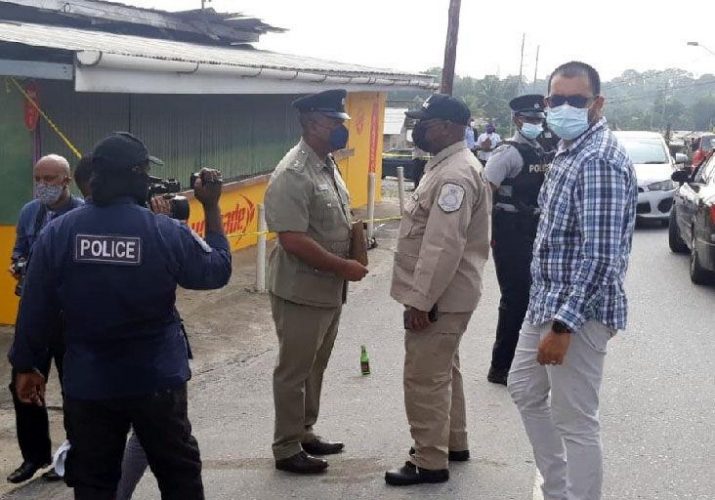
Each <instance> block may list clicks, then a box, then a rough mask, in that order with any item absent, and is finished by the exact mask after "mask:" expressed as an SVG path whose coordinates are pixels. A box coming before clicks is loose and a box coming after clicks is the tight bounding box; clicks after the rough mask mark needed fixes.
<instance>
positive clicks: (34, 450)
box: [7, 154, 83, 483]
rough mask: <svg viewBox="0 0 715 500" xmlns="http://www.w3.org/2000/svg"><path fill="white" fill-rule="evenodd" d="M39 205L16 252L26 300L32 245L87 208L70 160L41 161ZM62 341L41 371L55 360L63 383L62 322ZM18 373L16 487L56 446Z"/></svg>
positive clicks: (29, 209) (28, 211)
mask: <svg viewBox="0 0 715 500" xmlns="http://www.w3.org/2000/svg"><path fill="white" fill-rule="evenodd" d="M32 174H33V177H34V181H35V183H34V187H35V199H34V200H32V201H30V202H29V203H27V204H26V205H25V206H24V207H22V210H20V216H19V218H18V223H17V229H16V232H17V237H16V239H15V246H14V248H13V251H12V265H11V266H10V273H11V274H12V275H13V276H14V277H15V279H17V280H18V286H17V287H16V290H15V293H16V294H17V295H21V293H22V280H23V277H24V272H25V269H27V261H28V259H29V257H30V251H31V249H32V245H33V244H34V243H35V240H36V239H37V236H38V235H39V234H40V231H41V230H42V228H44V227H45V226H46V225H47V223H49V222H50V221H51V220H52V219H54V218H57V217H59V216H60V215H63V214H65V213H67V212H69V211H70V210H72V209H74V208H77V207H79V206H81V205H82V204H83V202H82V200H81V199H79V198H75V197H74V196H72V195H71V193H70V189H69V185H70V181H71V175H70V165H69V163H68V162H67V160H66V159H65V158H63V157H62V156H59V155H55V154H51V155H47V156H44V157H42V158H40V159H39V160H38V161H37V163H36V164H35V166H34V168H33V171H32ZM56 323H57V325H56V326H57V328H56V333H57V334H56V335H55V337H54V338H53V339H52V343H51V348H50V351H49V352H48V355H47V359H46V362H45V363H44V365H43V366H42V367H41V368H40V371H41V372H42V374H43V375H44V377H45V379H47V375H48V373H49V371H50V365H51V364H52V359H53V358H54V360H55V366H56V367H57V373H58V377H59V379H60V382H61V381H62V358H63V356H64V344H63V342H62V335H61V320H60V318H57V322H56ZM15 376H16V372H15V370H14V369H13V371H12V379H11V380H12V382H11V383H10V392H11V393H12V400H13V403H14V405H15V421H16V426H17V441H18V444H19V446H20V451H21V452H22V460H23V462H22V465H20V466H19V467H18V468H17V469H16V470H15V471H14V472H12V474H10V475H9V476H8V478H7V480H8V481H9V482H11V483H21V482H23V481H27V480H28V479H30V478H32V476H34V475H35V473H36V472H37V471H38V470H39V469H41V468H43V467H46V466H48V465H49V464H50V463H51V462H52V455H51V446H52V445H51V441H50V430H49V422H48V418H47V408H45V407H44V406H36V405H32V404H26V403H23V402H21V401H20V400H19V398H18V396H17V391H16V390H15V378H16V377H15ZM43 477H44V478H45V479H47V480H59V479H61V478H60V477H59V476H57V475H56V474H55V472H54V470H50V471H48V472H46V473H45V474H44V475H43Z"/></svg>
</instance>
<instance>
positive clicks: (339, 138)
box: [330, 125, 350, 151]
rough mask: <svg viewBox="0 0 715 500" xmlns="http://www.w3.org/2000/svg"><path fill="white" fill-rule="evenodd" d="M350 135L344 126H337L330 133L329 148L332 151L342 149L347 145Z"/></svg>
mask: <svg viewBox="0 0 715 500" xmlns="http://www.w3.org/2000/svg"><path fill="white" fill-rule="evenodd" d="M349 135H350V133H349V132H348V129H347V127H346V126H345V125H338V126H337V127H335V128H334V129H333V130H332V131H331V132H330V148H331V149H332V150H333V151H337V150H339V149H344V148H345V146H347V145H348V137H349Z"/></svg>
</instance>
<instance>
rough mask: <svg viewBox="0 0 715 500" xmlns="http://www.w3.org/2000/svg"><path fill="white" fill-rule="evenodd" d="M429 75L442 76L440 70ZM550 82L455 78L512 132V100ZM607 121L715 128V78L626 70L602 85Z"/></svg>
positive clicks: (463, 92)
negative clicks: (510, 128)
mask: <svg viewBox="0 0 715 500" xmlns="http://www.w3.org/2000/svg"><path fill="white" fill-rule="evenodd" d="M427 73H430V74H433V75H435V76H439V74H440V69H439V68H432V69H430V70H428V71H427ZM546 85H547V82H546V81H545V80H537V81H536V82H526V81H524V80H523V81H521V82H520V81H519V77H518V76H507V77H505V78H500V77H498V76H495V75H487V76H485V77H484V78H473V77H469V76H466V77H462V76H457V77H455V82H454V95H455V96H456V97H460V98H462V99H464V101H465V102H466V104H467V105H468V106H469V108H470V109H471V110H472V113H473V114H474V116H475V117H477V118H478V119H480V121H493V122H495V123H496V124H497V126H498V128H499V129H500V130H505V129H508V128H509V124H510V122H511V115H510V110H509V106H508V103H509V100H510V99H512V98H513V97H514V96H516V95H519V94H524V93H529V92H537V93H545V92H546ZM601 93H602V94H603V95H604V96H605V97H606V110H605V113H606V117H607V118H608V120H609V122H610V124H611V127H612V128H613V129H622V130H660V131H664V130H666V128H668V127H669V126H670V128H671V129H672V130H701V131H705V130H713V127H715V75H713V74H706V75H702V76H699V77H695V76H694V75H692V74H691V73H689V72H687V71H685V70H683V69H677V68H671V69H667V70H664V71H654V70H650V71H644V72H638V71H635V70H631V69H629V70H626V71H624V72H623V73H622V74H621V75H620V76H619V77H617V78H614V79H612V80H610V81H607V82H603V83H602V89H601ZM426 95H427V94H424V93H422V94H416V93H410V92H394V93H392V94H391V95H390V101H395V102H401V103H405V102H410V103H419V102H421V101H422V100H423V99H424V98H425V97H426Z"/></svg>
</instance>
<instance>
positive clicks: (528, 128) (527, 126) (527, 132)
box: [519, 122, 544, 141]
mask: <svg viewBox="0 0 715 500" xmlns="http://www.w3.org/2000/svg"><path fill="white" fill-rule="evenodd" d="M543 131H544V127H543V125H541V123H539V124H538V125H537V124H535V123H529V122H524V124H523V125H522V126H521V130H520V131H519V132H521V135H523V136H524V137H526V138H527V139H529V140H530V141H533V140H534V139H536V138H537V137H539V136H540V135H541V133H542V132H543Z"/></svg>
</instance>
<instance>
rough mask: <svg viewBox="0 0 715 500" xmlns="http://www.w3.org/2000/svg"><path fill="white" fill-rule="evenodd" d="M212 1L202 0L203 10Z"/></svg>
mask: <svg viewBox="0 0 715 500" xmlns="http://www.w3.org/2000/svg"><path fill="white" fill-rule="evenodd" d="M207 3H211V0H201V10H202V11H203V10H204V9H206V4H207Z"/></svg>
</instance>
